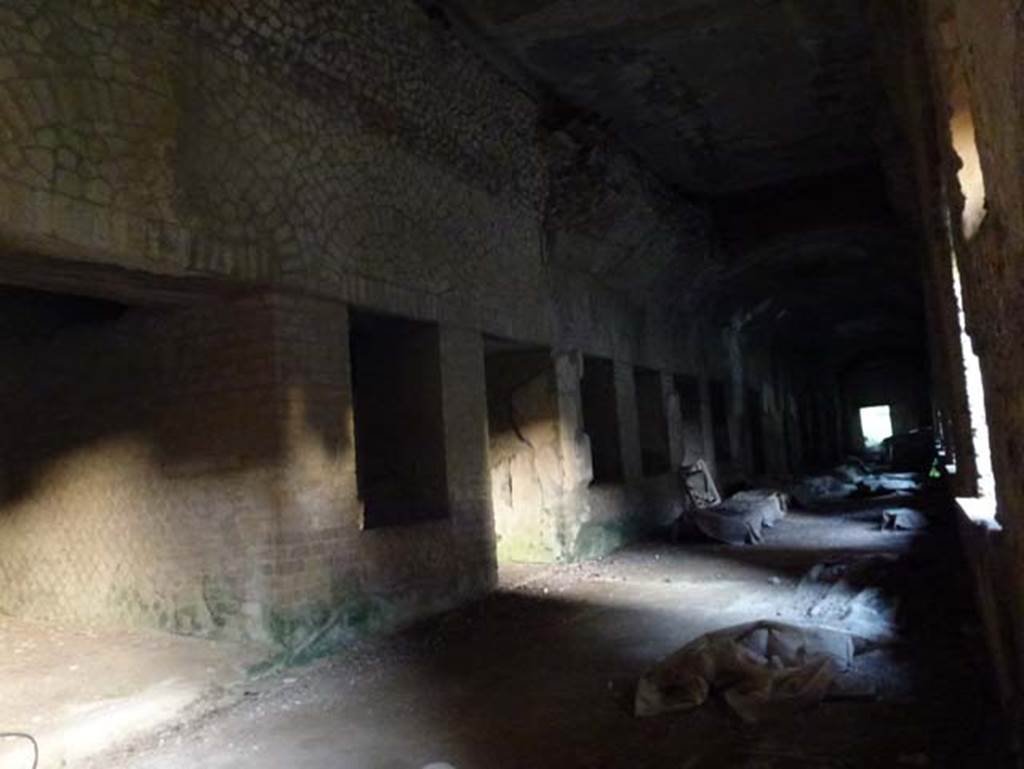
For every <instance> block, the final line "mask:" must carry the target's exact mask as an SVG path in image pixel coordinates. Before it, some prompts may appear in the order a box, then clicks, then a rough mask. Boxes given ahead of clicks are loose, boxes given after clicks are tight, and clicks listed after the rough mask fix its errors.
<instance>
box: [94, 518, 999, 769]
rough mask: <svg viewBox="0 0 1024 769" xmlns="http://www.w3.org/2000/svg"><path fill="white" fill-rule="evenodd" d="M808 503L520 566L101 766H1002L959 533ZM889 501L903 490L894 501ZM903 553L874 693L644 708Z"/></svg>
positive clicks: (864, 662)
mask: <svg viewBox="0 0 1024 769" xmlns="http://www.w3.org/2000/svg"><path fill="white" fill-rule="evenodd" d="M879 504H885V503H879V502H877V501H876V502H874V503H866V502H862V503H855V504H850V503H846V504H843V505H838V506H834V507H833V508H832V509H830V510H828V511H819V512H818V513H816V514H806V513H805V514H791V515H790V516H789V517H788V518H787V519H786V520H785V521H783V522H782V523H780V524H779V525H778V526H777V527H776V528H775V529H774V530H772V531H770V532H769V533H768V536H767V539H766V542H765V544H763V545H762V546H759V547H756V548H734V547H726V546H716V545H710V544H701V545H687V546H685V547H681V546H674V545H671V544H668V543H651V544H647V545H643V546H638V547H633V548H630V549H627V550H625V551H622V552H620V553H619V554H617V555H615V556H613V557H611V558H609V559H607V560H605V561H602V562H599V563H594V564H587V565H580V566H572V567H555V568H536V567H519V568H516V569H510V570H508V571H507V572H506V573H505V574H504V575H503V582H504V587H503V589H502V590H501V591H499V592H498V593H496V594H495V595H494V596H493V597H491V598H489V599H488V600H486V601H484V602H482V603H480V604H478V605H476V606H473V607H470V608H467V609H465V610H462V611H459V612H454V613H451V614H448V615H446V616H443V617H441V618H438V619H436V620H434V621H431V622H428V623H425V624H423V625H420V626H419V627H416V628H413V629H412V630H410V631H408V632H406V633H404V634H401V635H399V636H396V637H393V638H390V639H386V640H384V641H378V642H376V643H374V644H372V645H371V644H366V645H363V646H360V647H358V648H353V649H350V650H348V651H346V652H344V653H343V654H340V655H338V656H337V657H335V658H332V659H329V660H324V661H321V662H319V663H317V664H314V665H312V666H310V667H307V668H303V669H298V670H290V671H286V672H285V673H282V674H280V675H278V676H276V677H273V678H270V679H265V680H262V681H259V682H250V683H249V684H248V685H247V687H246V688H245V690H244V693H240V694H239V696H238V699H237V700H236V701H235V702H233V703H231V704H227V705H225V706H224V707H222V708H220V709H219V710H218V711H217V712H214V713H211V714H207V715H206V716H204V717H202V718H197V719H193V720H192V721H191V722H185V723H181V724H179V725H177V726H175V727H174V728H171V729H165V730H163V731H162V732H160V733H157V734H154V735H151V736H150V738H148V739H144V740H136V741H135V742H134V744H132V745H131V746H130V748H127V749H123V750H120V751H118V752H117V753H116V754H114V755H108V756H105V757H103V759H102V760H98V761H96V762H95V764H94V766H96V767H101V766H102V767H111V766H124V767H132V768H133V769H169V768H170V767H184V766H197V767H198V766H202V767H208V768H210V769H218V768H222V767H246V768H247V769H260V768H262V767H266V768H267V769H270V768H271V767H273V768H274V769H277V768H278V767H288V768H289V769H307V768H309V769H313V768H314V767H316V768H320V767H332V768H342V769H420V767H424V766H426V765H428V764H431V763H432V762H444V763H447V764H450V765H451V766H454V767H457V769H477V768H479V769H484V768H486V769H502V768H504V767H508V769H544V767H563V768H566V767H568V768H571V769H575V768H579V769H622V768H625V767H632V768H636V769H642V768H643V767H652V768H653V767H665V768H666V769H668V768H669V767H671V769H688V768H689V769H699V768H701V767H894V766H933V767H935V766H942V767H947V766H948V767H972V766H994V765H995V764H994V763H993V759H992V757H991V756H990V755H989V754H988V752H987V751H986V748H985V746H986V745H987V744H991V743H993V742H994V738H993V735H992V734H991V733H990V731H991V729H992V727H991V726H990V725H989V724H988V723H987V721H988V719H987V717H986V714H987V713H989V712H991V706H990V703H989V702H988V701H987V699H986V698H985V696H984V694H983V689H984V686H983V679H984V674H983V673H982V672H981V666H980V663H979V657H978V656H977V652H976V649H975V645H976V643H977V637H976V626H975V620H974V619H973V617H972V616H971V615H970V614H969V613H968V612H966V611H965V609H964V606H965V601H964V599H963V595H962V586H960V585H959V584H957V583H956V581H955V580H954V579H953V576H952V575H953V574H954V573H955V571H954V570H955V569H957V568H958V561H957V558H956V555H955V546H954V542H953V541H952V540H951V536H952V535H951V534H950V533H949V530H948V529H947V528H944V527H941V526H940V527H934V528H932V529H930V530H928V533H927V534H921V533H888V532H880V531H878V528H877V524H876V523H875V522H874V521H875V520H876V519H877V516H878V509H877V506H878V505H879ZM890 504H891V503H890ZM872 553H892V554H898V555H899V561H898V566H897V567H896V569H897V570H896V576H895V579H894V580H893V585H895V587H896V589H897V592H898V593H899V594H900V595H899V598H900V599H901V605H902V616H903V618H904V621H906V622H907V623H908V627H907V628H906V630H905V632H904V633H903V635H904V642H903V643H901V644H900V645H897V646H887V647H884V648H881V649H878V650H876V651H873V652H871V653H869V654H866V655H863V656H861V657H858V666H859V667H860V672H861V673H862V674H864V675H865V676H867V677H868V678H870V679H871V680H872V681H874V682H875V683H876V684H877V686H878V688H879V698H878V699H877V700H873V701H837V702H826V703H825V704H823V705H822V706H820V707H818V708H816V709H815V710H813V711H809V712H805V713H803V714H801V715H798V716H797V717H795V718H788V719H784V720H779V721H773V722H770V723H766V724H761V725H758V726H746V725H743V724H741V723H740V722H738V720H737V719H736V718H735V717H734V716H733V715H732V714H730V713H729V712H728V711H727V710H726V709H725V707H724V706H723V705H722V704H721V703H718V702H713V703H711V704H709V705H707V706H705V707H704V708H702V709H700V710H699V711H696V712H692V713H689V714H678V715H669V716H663V717H658V718H654V719H648V720H638V719H635V718H634V717H633V716H632V715H631V704H632V697H633V687H634V684H635V681H636V679H637V678H638V676H639V675H640V674H641V673H642V672H643V671H644V670H645V669H646V668H647V667H649V666H650V665H651V664H652V663H654V662H656V661H657V660H658V659H659V658H660V657H662V656H663V655H665V654H667V653H669V652H671V651H673V650H674V649H676V648H677V647H678V646H680V645H681V644H683V643H685V642H687V641H689V640H690V639H692V638H693V637H695V636H697V635H698V634H700V633H703V632H705V631H707V630H711V629H715V628H719V627H723V626H726V625H730V624H734V623H738V622H742V621H746V620H750V619H756V618H765V617H767V618H772V617H775V618H783V619H789V620H795V621H801V622H804V623H807V622H808V621H809V620H808V617H807V605H806V602H805V601H803V600H801V598H800V596H801V590H800V589H798V586H799V585H800V581H801V579H802V578H803V577H804V575H805V574H806V572H807V571H808V570H809V569H810V568H811V567H812V566H814V565H815V564H816V563H820V562H822V561H828V560H843V559H844V558H848V557H850V556H857V555H861V556H863V555H866V554H872Z"/></svg>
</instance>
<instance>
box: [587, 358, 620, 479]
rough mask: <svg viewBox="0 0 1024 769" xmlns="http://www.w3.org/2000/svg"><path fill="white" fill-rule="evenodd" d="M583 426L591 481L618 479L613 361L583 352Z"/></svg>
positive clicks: (616, 412)
mask: <svg viewBox="0 0 1024 769" xmlns="http://www.w3.org/2000/svg"><path fill="white" fill-rule="evenodd" d="M580 390H581V395H582V402H583V403H582V405H583V429H584V431H585V432H586V433H587V435H588V436H589V437H590V455H591V461H592V464H593V468H594V481H593V482H594V483H595V484H601V483H621V482H622V480H623V472H622V447H621V445H620V442H619V409H618V401H617V398H616V394H615V393H616V390H615V364H614V363H612V361H610V360H607V359H605V358H593V357H591V356H589V355H588V356H586V357H585V358H584V359H583V379H582V381H581V382H580Z"/></svg>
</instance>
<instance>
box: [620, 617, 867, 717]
mask: <svg viewBox="0 0 1024 769" xmlns="http://www.w3.org/2000/svg"><path fill="white" fill-rule="evenodd" d="M854 653H855V639H854V638H853V637H852V636H850V635H849V634H847V633H843V632H840V631H836V630H829V629H826V628H813V627H797V626H795V625H786V624H782V623H778V622H767V621H760V622H754V623H750V624H745V625H740V626H738V627H730V628H725V629H724V630H718V631H716V632H714V633H709V634H707V635H703V636H701V637H699V638H697V639H696V640H694V641H691V642H690V643H689V644H687V645H686V646H684V647H683V648H682V649H680V650H679V651H678V652H676V653H675V654H673V655H671V656H670V657H668V658H667V659H665V660H664V661H662V662H661V663H659V664H658V665H657V666H656V667H655V668H654V669H653V670H651V671H650V672H648V673H647V674H646V675H644V677H643V678H641V679H640V683H639V684H638V685H637V691H636V715H637V716H655V715H660V714H662V713H669V712H672V711H677V710H692V709H693V708H696V707H699V706H700V705H703V704H704V703H705V702H706V701H707V699H708V697H709V696H710V695H711V694H713V693H716V692H718V693H721V694H722V696H723V698H724V699H725V701H726V702H727V703H728V704H729V706H730V707H731V708H732V709H733V711H734V712H735V713H736V714H737V715H738V716H739V717H740V718H742V719H743V720H744V721H746V722H747V723H756V722H758V721H762V720H764V719H765V718H770V717H774V716H779V715H785V714H791V713H794V712H797V711H799V710H803V709H805V708H808V707H811V706H813V705H816V704H818V703H820V702H821V701H822V700H823V699H824V698H825V697H826V695H827V694H828V692H829V689H830V688H831V687H832V685H833V683H834V682H835V680H836V679H837V677H838V676H839V675H840V674H841V673H844V672H846V671H848V670H849V669H850V667H851V665H852V664H853V656H854Z"/></svg>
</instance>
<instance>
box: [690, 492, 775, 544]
mask: <svg viewBox="0 0 1024 769" xmlns="http://www.w3.org/2000/svg"><path fill="white" fill-rule="evenodd" d="M786 508H787V501H786V495H785V494H783V493H781V492H778V491H771V490H767V489H755V490H752V491H741V492H739V493H738V494H734V495H733V496H731V497H729V499H727V500H725V501H724V502H722V503H720V504H717V505H712V506H711V507H702V508H697V509H695V510H689V511H687V512H686V513H685V514H684V515H685V517H686V519H687V520H686V523H687V524H688V525H689V527H691V528H696V529H697V530H698V531H700V533H701V534H703V535H704V536H706V537H710V538H711V539H714V540H717V541H719V542H725V543H726V544H730V545H743V544H756V543H758V542H760V541H761V540H762V538H763V529H765V528H766V527H767V528H771V527H772V526H774V525H775V524H776V522H778V521H779V520H780V519H781V518H784V517H785V515H786Z"/></svg>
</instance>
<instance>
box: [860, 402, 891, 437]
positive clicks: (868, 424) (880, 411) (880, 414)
mask: <svg viewBox="0 0 1024 769" xmlns="http://www.w3.org/2000/svg"><path fill="white" fill-rule="evenodd" d="M860 431H861V434H862V435H863V436H864V445H865V446H881V445H882V441H884V440H885V439H886V438H891V437H892V414H891V413H890V411H889V407H888V406H866V407H865V408H862V409H861V410H860Z"/></svg>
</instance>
